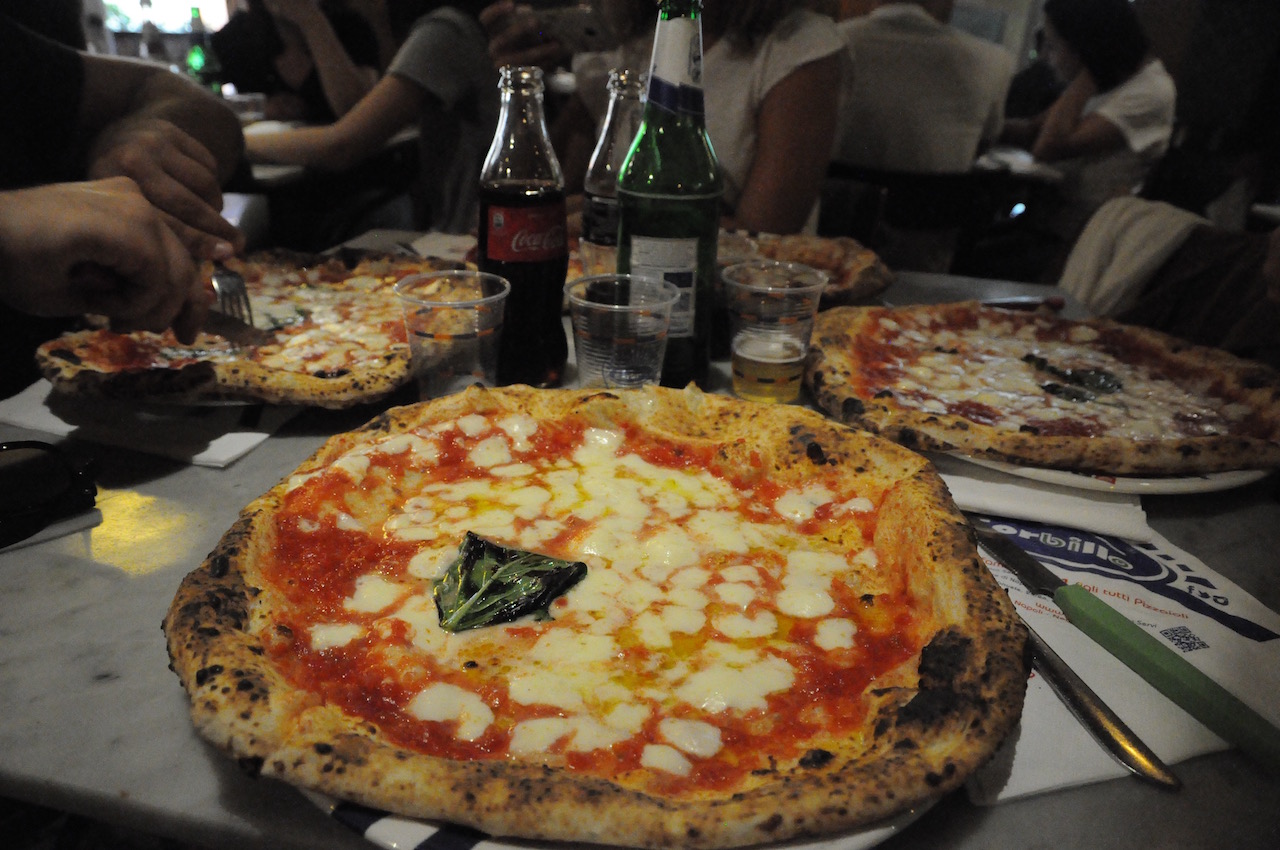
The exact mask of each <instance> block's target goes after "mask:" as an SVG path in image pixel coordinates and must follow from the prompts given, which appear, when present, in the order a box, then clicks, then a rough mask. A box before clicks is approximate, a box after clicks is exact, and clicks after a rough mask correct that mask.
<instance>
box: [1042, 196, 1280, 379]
mask: <svg viewBox="0 0 1280 850" xmlns="http://www.w3.org/2000/svg"><path fill="white" fill-rule="evenodd" d="M1059 285H1060V286H1062V288H1063V289H1065V290H1067V291H1068V292H1070V293H1071V294H1072V295H1074V296H1075V297H1076V298H1077V299H1079V300H1080V302H1081V303H1083V304H1084V305H1085V306H1086V307H1088V308H1089V310H1090V311H1091V312H1094V313H1096V314H1099V315H1103V316H1109V317H1112V318H1115V319H1118V320H1119V321H1122V322H1127V323H1130V324H1135V325H1142V326H1144V327H1149V328H1155V329H1156V330H1161V331H1164V332H1166V333H1170V334H1173V335H1174V336H1177V337H1180V338H1182V339H1185V340H1187V341H1189V342H1194V343H1197V344H1199V345H1209V346H1213V347H1216V348H1222V349H1225V350H1227V351H1230V352H1231V353H1233V354H1236V355H1239V356H1241V357H1248V358H1251V359H1254V360H1259V361H1262V362H1264V363H1267V364H1269V365H1271V366H1273V367H1276V368H1280V228H1277V229H1276V230H1274V231H1272V232H1271V233H1270V234H1269V235H1268V234H1265V233H1256V232H1249V231H1236V230H1226V229H1224V228H1220V227H1216V226H1214V225H1213V224H1211V223H1210V222H1209V221H1208V220H1207V219H1204V218H1201V217H1200V216H1197V215H1194V214H1193V213H1189V212H1187V211H1186V210H1182V209H1179V208H1177V207H1174V206H1172V205H1170V204H1166V203H1163V202H1160V201H1148V200H1144V199H1142V198H1135V197H1129V196H1126V197H1122V198H1115V199H1113V200H1110V201H1108V202H1106V203H1105V204H1103V205H1102V206H1101V207H1100V208H1099V209H1098V211H1097V212H1096V213H1095V214H1094V216H1093V217H1092V218H1091V219H1089V222H1088V224H1087V225H1086V226H1085V228H1084V231H1083V232H1082V233H1081V235H1080V239H1079V240H1078V241H1077V242H1076V244H1075V246H1074V247H1073V248H1072V251H1071V254H1070V256H1069V257H1068V259H1067V263H1066V268H1065V269H1064V270H1063V275H1062V279H1061V281H1060V282H1059Z"/></svg>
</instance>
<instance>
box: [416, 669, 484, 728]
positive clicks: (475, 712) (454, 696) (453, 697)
mask: <svg viewBox="0 0 1280 850" xmlns="http://www.w3.org/2000/svg"><path fill="white" fill-rule="evenodd" d="M407 708H408V710H409V713H410V714H412V715H413V716H414V717H416V718H418V719H419V720H434V721H438V722H454V723H456V724H457V732H456V733H455V734H456V735H457V737H458V738H459V739H461V740H463V741H474V740H476V739H477V738H479V737H480V736H481V735H483V734H484V733H485V730H487V729H488V728H489V726H490V724H492V723H493V720H494V715H493V709H491V708H489V706H488V705H486V704H485V702H484V701H483V700H482V699H480V697H479V696H477V695H476V694H474V693H472V692H471V691H468V690H466V689H465V688H460V687H458V686H457V685H450V684H448V683H447V682H437V683H435V684H431V685H428V686H427V687H426V688H424V689H422V690H421V691H419V692H418V694H417V696H415V697H414V698H413V699H412V700H410V701H409V705H408V706H407Z"/></svg>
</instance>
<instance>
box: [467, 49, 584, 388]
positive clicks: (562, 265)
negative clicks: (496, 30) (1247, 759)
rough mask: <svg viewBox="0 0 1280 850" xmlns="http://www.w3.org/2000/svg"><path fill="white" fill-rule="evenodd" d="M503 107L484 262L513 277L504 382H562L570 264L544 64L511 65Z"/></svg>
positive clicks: (482, 239) (483, 188)
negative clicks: (563, 312) (546, 110)
mask: <svg viewBox="0 0 1280 850" xmlns="http://www.w3.org/2000/svg"><path fill="white" fill-rule="evenodd" d="M498 86H499V90H500V91H501V94H502V112H501V114H500V115H499V117H498V127H497V130H496V131H495V132H494V135H493V144H492V145H490V147H489V153H488V155H487V156H486V157H485V160H484V166H483V167H482V168H481V171H480V229H479V240H478V241H479V245H478V253H479V266H480V270H481V271H485V272H492V273H493V274H496V275H499V276H501V277H504V278H506V279H507V280H508V281H509V282H510V283H511V294H510V295H508V296H507V306H506V317H505V320H504V322H503V328H502V340H501V343H500V347H499V351H498V383H499V384H501V385H507V384H529V385H531V386H535V387H555V386H559V385H560V383H561V381H562V380H563V378H564V366H565V361H566V360H567V359H568V357H569V343H568V338H567V337H566V335H565V329H564V323H563V322H562V321H561V318H560V313H561V305H562V304H563V301H564V295H563V292H564V279H565V275H566V273H567V272H568V268H569V243H568V238H567V236H566V232H565V204H564V175H563V174H562V172H561V171H560V162H559V161H558V160H557V159H556V154H555V151H554V150H553V149H552V147H551V138H550V135H549V134H548V133H547V121H546V116H545V113H544V111H543V105H542V92H543V84H542V69H540V68H533V67H516V66H510V65H508V66H505V67H503V68H502V70H501V73H500V79H499V82H498Z"/></svg>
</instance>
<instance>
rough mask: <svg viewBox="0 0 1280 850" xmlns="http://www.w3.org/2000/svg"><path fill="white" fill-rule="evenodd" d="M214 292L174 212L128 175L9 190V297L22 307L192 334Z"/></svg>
mask: <svg viewBox="0 0 1280 850" xmlns="http://www.w3.org/2000/svg"><path fill="white" fill-rule="evenodd" d="M212 297H213V296H212V293H211V292H209V291H208V290H207V289H206V288H205V286H204V284H203V282H202V280H201V279H200V277H199V275H198V274H197V268H196V263H195V261H194V260H193V259H192V257H191V254H190V253H189V252H188V251H187V249H186V248H185V247H184V246H183V244H182V242H181V241H180V240H179V239H178V237H177V236H175V235H174V233H173V231H172V230H171V229H170V228H169V225H168V224H167V222H166V217H165V216H164V215H163V214H162V213H161V212H160V211H159V210H157V209H156V208H155V207H154V206H152V204H151V203H150V202H149V201H148V200H147V199H146V197H145V196H144V195H143V194H142V191H141V190H140V189H139V187H138V185H137V184H136V183H134V182H133V181H132V180H130V179H128V178H126V177H114V178H110V179H107V180H97V181H93V182H88V183H56V184H50V185H47V186H40V187H37V188H34V189H23V190H19V191H15V192H0V298H2V299H3V300H4V301H5V303H7V304H9V305H10V306H12V307H14V308H15V309H17V310H20V311H22V312H25V313H28V314H31V315H35V316H78V315H83V314H85V313H94V314H99V315H104V316H107V317H109V318H110V319H111V321H112V327H114V328H117V329H120V330H131V329H139V330H151V331H161V330H164V329H165V328H166V327H173V329H174V332H175V334H177V336H178V339H179V340H181V341H183V342H191V341H192V340H194V339H195V336H196V333H197V331H198V330H199V329H200V325H201V324H202V323H203V321H204V317H205V315H206V313H207V312H208V310H209V305H210V303H211V301H212Z"/></svg>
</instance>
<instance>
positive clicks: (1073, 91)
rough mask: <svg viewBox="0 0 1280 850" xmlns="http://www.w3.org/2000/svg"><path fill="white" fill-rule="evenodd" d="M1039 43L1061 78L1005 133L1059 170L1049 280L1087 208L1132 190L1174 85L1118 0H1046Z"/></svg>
mask: <svg viewBox="0 0 1280 850" xmlns="http://www.w3.org/2000/svg"><path fill="white" fill-rule="evenodd" d="M1044 15H1045V50H1046V52H1047V53H1048V56H1049V62H1050V63H1051V64H1052V65H1053V67H1054V69H1055V70H1056V71H1057V73H1058V75H1059V76H1060V77H1061V78H1062V79H1063V80H1064V81H1066V82H1067V87H1066V89H1065V90H1064V91H1063V93H1062V95H1061V96H1060V97H1059V98H1058V99H1057V100H1056V101H1055V102H1054V103H1053V105H1052V106H1050V107H1049V109H1048V110H1046V111H1045V112H1044V113H1043V114H1042V115H1039V116H1037V117H1035V118H1032V119H1029V120H1028V121H1025V122H1012V121H1010V122H1008V125H1007V127H1006V132H1005V139H1006V140H1008V141H1012V142H1015V143H1019V144H1022V145H1023V146H1025V147H1027V148H1028V149H1029V150H1030V151H1031V153H1032V154H1033V155H1034V156H1035V157H1036V159H1038V160H1042V161H1045V162H1051V163H1053V164H1054V167H1055V168H1057V169H1058V170H1059V171H1060V172H1062V174H1063V180H1062V183H1061V184H1060V187H1059V191H1060V194H1061V196H1062V203H1061V206H1060V207H1059V208H1058V209H1057V210H1055V211H1054V212H1053V214H1052V215H1051V216H1050V217H1049V219H1048V220H1047V226H1048V228H1049V230H1050V231H1051V232H1052V233H1053V234H1054V235H1055V236H1056V237H1057V239H1058V240H1059V245H1058V246H1057V249H1056V256H1055V258H1054V259H1053V261H1052V262H1050V264H1049V267H1048V268H1047V269H1046V271H1045V279H1046V280H1056V278H1057V274H1058V272H1059V271H1060V270H1061V267H1062V263H1063V262H1064V261H1065V259H1066V255H1067V253H1068V252H1069V251H1070V249H1071V247H1072V245H1073V244H1074V242H1075V241H1076V239H1077V238H1078V237H1079V235H1080V232H1081V231H1082V230H1083V229H1084V225H1085V223H1086V222H1087V221H1088V220H1089V217H1090V216H1091V215H1093V213H1094V212H1095V211H1096V210H1097V209H1098V208H1099V207H1101V206H1102V205H1103V204H1104V203H1106V201H1108V200H1109V199H1111V198H1115V197H1120V196H1123V195H1129V194H1133V193H1134V192H1135V191H1137V190H1138V189H1139V188H1141V184H1142V181H1143V180H1144V179H1145V178H1146V176H1147V174H1148V173H1149V172H1150V170H1151V168H1152V166H1154V165H1155V163H1156V162H1157V161H1158V160H1159V159H1160V157H1161V156H1163V155H1164V152H1165V151H1166V150H1167V149H1168V147H1169V139H1170V137H1171V136H1172V135H1173V124H1174V117H1175V116H1174V109H1175V106H1176V102H1177V89H1176V86H1175V84H1174V81H1173V78H1172V77H1170V76H1169V73H1168V71H1166V70H1165V67H1164V65H1163V64H1162V63H1161V62H1160V60H1159V59H1156V58H1154V57H1153V56H1151V55H1150V52H1149V49H1150V48H1149V42H1148V40H1147V37H1146V34H1145V33H1144V32H1143V30H1142V25H1141V23H1140V22H1139V20H1138V17H1137V15H1136V13H1135V12H1134V11H1133V9H1132V7H1131V6H1130V5H1129V3H1128V1H1127V0H1047V2H1046V3H1045V6H1044Z"/></svg>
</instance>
